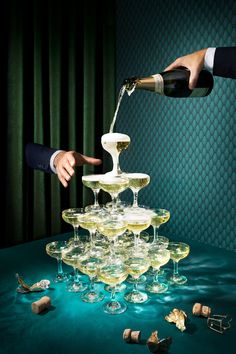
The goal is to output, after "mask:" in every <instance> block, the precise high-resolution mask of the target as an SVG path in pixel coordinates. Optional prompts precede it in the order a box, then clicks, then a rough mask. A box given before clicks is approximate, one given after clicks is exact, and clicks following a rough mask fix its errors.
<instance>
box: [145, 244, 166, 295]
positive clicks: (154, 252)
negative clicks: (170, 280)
mask: <svg viewBox="0 0 236 354" xmlns="http://www.w3.org/2000/svg"><path fill="white" fill-rule="evenodd" d="M149 259H150V262H151V266H152V268H153V270H154V272H155V273H154V277H153V281H152V283H150V284H147V285H146V287H145V289H146V290H147V291H149V292H150V293H155V294H157V293H164V292H165V291H167V290H168V285H167V284H166V283H161V282H160V281H159V279H158V275H159V271H160V267H161V266H163V265H164V264H166V263H168V262H169V259H170V251H169V250H167V249H166V248H161V247H159V246H156V245H154V246H153V247H151V248H150V250H149Z"/></svg>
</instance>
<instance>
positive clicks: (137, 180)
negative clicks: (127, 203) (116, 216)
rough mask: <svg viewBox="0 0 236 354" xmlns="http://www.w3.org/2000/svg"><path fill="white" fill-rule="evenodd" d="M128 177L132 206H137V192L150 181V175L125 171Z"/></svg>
mask: <svg viewBox="0 0 236 354" xmlns="http://www.w3.org/2000/svg"><path fill="white" fill-rule="evenodd" d="M125 177H127V178H128V179H129V188H130V189H131V191H132V192H133V208H138V194H139V191H140V189H142V188H144V187H146V186H147V185H148V184H149V183H150V176H149V175H147V174H146V173H125Z"/></svg>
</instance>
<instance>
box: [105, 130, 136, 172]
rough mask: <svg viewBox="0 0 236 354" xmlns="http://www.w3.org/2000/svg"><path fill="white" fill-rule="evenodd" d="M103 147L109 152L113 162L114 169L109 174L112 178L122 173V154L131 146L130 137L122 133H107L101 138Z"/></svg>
mask: <svg viewBox="0 0 236 354" xmlns="http://www.w3.org/2000/svg"><path fill="white" fill-rule="evenodd" d="M101 143H102V147H103V149H104V150H106V151H107V152H109V154H110V155H111V157H112V161H113V169H112V171H110V172H108V174H110V175H112V176H117V175H120V174H121V173H122V171H121V169H120V164H119V156H120V153H121V152H122V151H124V150H126V149H127V148H128V146H129V144H130V137H129V136H128V135H126V134H122V133H107V134H104V135H103V136H102V138H101Z"/></svg>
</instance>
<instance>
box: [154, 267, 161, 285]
mask: <svg viewBox="0 0 236 354" xmlns="http://www.w3.org/2000/svg"><path fill="white" fill-rule="evenodd" d="M159 272H160V268H158V269H156V272H155V274H154V277H153V282H154V283H158V277H159Z"/></svg>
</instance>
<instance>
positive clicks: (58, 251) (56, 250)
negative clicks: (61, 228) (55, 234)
mask: <svg viewBox="0 0 236 354" xmlns="http://www.w3.org/2000/svg"><path fill="white" fill-rule="evenodd" d="M67 247H68V243H67V241H53V242H49V243H47V244H46V253H47V254H48V255H49V256H50V257H53V258H56V260H57V274H56V277H55V278H54V279H53V281H54V282H55V283H61V282H65V281H68V280H69V276H68V275H67V274H66V273H64V271H63V268H62V252H63V250H65V249H66V248H67Z"/></svg>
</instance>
